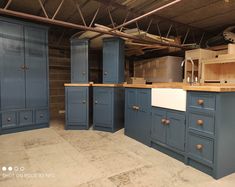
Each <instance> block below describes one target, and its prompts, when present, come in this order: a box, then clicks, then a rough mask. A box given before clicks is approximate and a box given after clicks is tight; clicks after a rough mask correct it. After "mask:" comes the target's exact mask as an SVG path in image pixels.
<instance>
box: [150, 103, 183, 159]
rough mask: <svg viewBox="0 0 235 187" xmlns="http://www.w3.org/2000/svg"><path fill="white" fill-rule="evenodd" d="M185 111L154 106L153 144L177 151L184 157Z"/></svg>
mask: <svg viewBox="0 0 235 187" xmlns="http://www.w3.org/2000/svg"><path fill="white" fill-rule="evenodd" d="M185 129H186V122H185V113H184V112H180V111H175V110H169V109H163V108H157V107H152V126H151V144H152V146H153V147H154V145H155V144H157V145H158V146H161V147H163V148H165V149H169V150H170V151H171V150H172V151H175V152H176V153H178V154H179V156H180V155H181V160H183V159H184V151H185Z"/></svg>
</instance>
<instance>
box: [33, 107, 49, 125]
mask: <svg viewBox="0 0 235 187" xmlns="http://www.w3.org/2000/svg"><path fill="white" fill-rule="evenodd" d="M48 118H49V116H48V110H46V109H45V110H37V111H36V123H37V124H40V123H48V121H49V120H48Z"/></svg>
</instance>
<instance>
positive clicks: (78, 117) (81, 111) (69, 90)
mask: <svg viewBox="0 0 235 187" xmlns="http://www.w3.org/2000/svg"><path fill="white" fill-rule="evenodd" d="M88 92H89V90H88V87H66V121H67V126H70V125H71V126H88V121H89V120H88V119H89V115H88V107H89V93H88Z"/></svg>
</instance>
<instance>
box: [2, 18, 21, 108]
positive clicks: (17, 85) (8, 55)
mask: <svg viewBox="0 0 235 187" xmlns="http://www.w3.org/2000/svg"><path fill="white" fill-rule="evenodd" d="M23 39H24V31H23V26H22V25H20V24H18V23H11V22H7V21H2V20H0V76H1V79H0V80H1V83H0V84H1V89H0V91H1V102H0V104H1V110H10V109H20V108H23V107H25V72H24V40H23Z"/></svg>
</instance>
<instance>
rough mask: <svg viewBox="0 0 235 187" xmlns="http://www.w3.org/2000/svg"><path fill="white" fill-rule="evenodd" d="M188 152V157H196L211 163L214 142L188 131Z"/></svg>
mask: <svg viewBox="0 0 235 187" xmlns="http://www.w3.org/2000/svg"><path fill="white" fill-rule="evenodd" d="M188 153H189V157H192V158H196V159H198V160H199V161H200V160H201V161H202V162H203V163H205V164H209V165H212V164H213V157H214V142H213V140H212V139H209V138H205V137H202V136H198V135H195V134H192V133H190V134H189V136H188Z"/></svg>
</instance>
